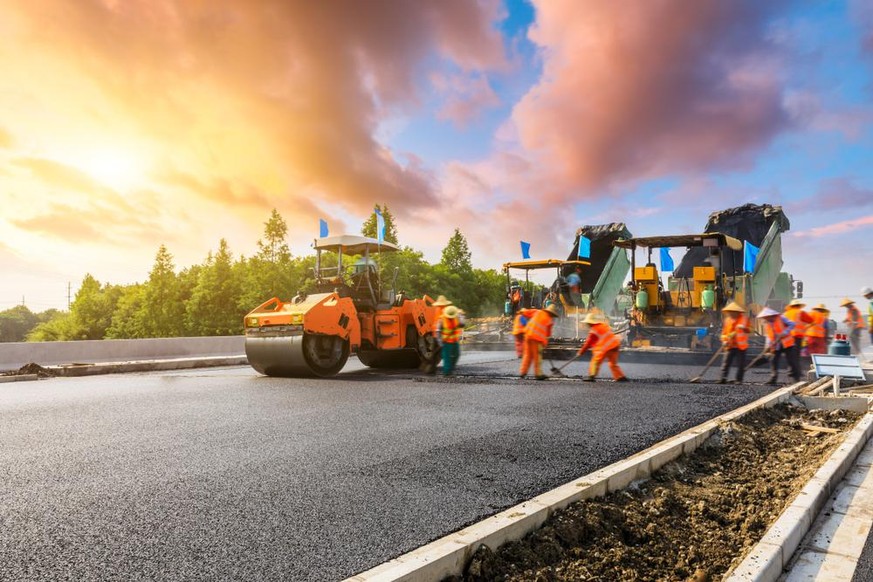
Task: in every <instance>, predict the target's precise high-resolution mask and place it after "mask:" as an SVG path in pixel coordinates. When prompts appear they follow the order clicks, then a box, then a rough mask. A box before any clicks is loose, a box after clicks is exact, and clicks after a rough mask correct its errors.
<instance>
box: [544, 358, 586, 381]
mask: <svg viewBox="0 0 873 582" xmlns="http://www.w3.org/2000/svg"><path fill="white" fill-rule="evenodd" d="M578 359H579V354H576V355H575V356H573V357H572V358H570V359H569V360H567V361H566V362H564V365H562V366H561V367H560V368H556V367H555V363H554V362H552V376H560V377H561V378H566V377H567V374H565V373H564V371H563V370H564V368H566V367H567V366H569V365H570V364H571V363H573V362H575V361H576V360H578ZM549 361H550V362H551V360H549Z"/></svg>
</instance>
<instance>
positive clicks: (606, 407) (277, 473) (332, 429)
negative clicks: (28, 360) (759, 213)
mask: <svg viewBox="0 0 873 582" xmlns="http://www.w3.org/2000/svg"><path fill="white" fill-rule="evenodd" d="M556 363H557V362H556ZM517 364H518V362H517V360H515V358H514V357H512V356H508V355H504V354H494V353H488V354H464V356H462V359H461V362H460V366H459V370H458V375H457V376H456V377H454V378H449V379H445V378H442V377H441V376H439V375H436V376H422V375H420V374H418V373H417V372H413V373H411V372H388V373H383V372H377V371H371V370H365V369H362V367H361V366H360V365H359V364H352V363H350V364H349V366H347V368H346V370H345V371H344V372H343V373H342V374H340V375H339V376H338V377H336V378H333V379H283V378H267V377H263V376H259V375H258V374H257V373H255V372H254V371H253V370H251V369H250V368H247V367H241V368H220V369H209V370H186V371H178V372H161V373H147V374H117V375H109V376H93V377H84V378H55V379H51V380H43V381H39V382H28V383H13V384H4V385H0V418H2V419H3V422H2V423H0V442H2V443H3V445H2V447H0V579H15V580H42V579H74V580H131V579H150V580H201V579H202V580H205V579H223V580H251V579H265V580H337V579H342V578H345V577H347V576H350V575H353V574H355V573H357V572H360V571H363V570H366V569H368V568H370V567H373V566H375V565H377V564H379V563H381V562H383V561H385V560H388V559H390V558H392V557H395V556H397V555H400V554H402V553H404V552H406V551H409V550H411V549H413V548H415V547H418V546H420V545H422V544H425V543H427V542H429V541H432V540H434V539H436V538H438V537H440V536H443V535H445V534H447V533H450V532H452V531H455V530H457V529H459V528H461V527H464V526H465V525H468V524H470V523H473V522H476V521H478V520H480V519H483V518H485V517H487V516H489V515H492V514H494V513H496V512H498V511H500V510H502V509H505V508H507V507H510V506H512V505H514V504H516V503H518V502H520V501H523V500H525V499H528V498H530V497H532V496H535V495H537V494H540V493H542V492H544V491H547V490H549V489H551V488H554V487H556V486H558V485H561V484H563V483H565V482H567V481H570V480H572V479H574V478H576V477H579V476H581V475H584V474H587V473H589V472H592V471H594V470H596V469H598V468H600V467H603V466H605V465H608V464H610V463H613V462H615V461H618V460H620V459H622V458H624V457H627V456H628V455H631V454H633V453H635V452H637V451H640V450H642V449H644V448H646V447H648V446H650V445H652V444H654V443H656V442H658V441H660V440H662V439H664V438H667V437H669V436H672V435H674V434H676V433H678V432H681V431H682V430H685V429H687V428H690V427H692V426H694V425H696V424H699V423H701V422H703V421H705V420H707V419H709V418H711V417H713V416H715V415H717V414H721V413H724V412H727V411H729V410H732V409H734V408H737V407H738V406H741V405H743V404H746V403H748V402H751V401H753V400H755V399H757V398H759V397H761V396H763V395H764V394H766V393H768V392H769V391H771V390H772V387H769V386H764V385H760V384H744V385H737V386H730V385H728V386H721V385H714V384H688V383H686V382H684V381H681V380H683V379H687V378H689V377H693V376H695V375H696V374H697V373H699V370H698V369H689V368H683V367H678V366H666V365H662V366H656V365H627V366H624V367H625V371H626V373H627V374H628V376H630V377H631V379H632V381H631V382H628V383H623V384H616V383H613V382H611V381H609V380H606V379H604V380H602V381H599V382H596V383H593V384H589V383H583V382H580V381H578V380H573V379H558V378H555V379H550V380H548V381H542V382H541V381H536V380H533V379H526V380H519V379H517V378H513V375H514V374H515V372H516V368H517ZM558 365H560V364H559V363H558ZM586 365H587V364H582V363H579V362H576V363H573V364H571V365H570V366H568V368H566V369H565V373H568V374H570V375H579V374H584V373H586ZM549 367H550V366H549V364H548V363H547V364H546V371H548V369H549ZM602 374H603V373H602ZM606 375H607V376H608V370H607V371H606ZM491 377H493V378H494V379H489V378H491ZM763 377H764V376H762V378H763ZM644 378H645V379H644ZM677 379H678V380H680V381H676V380H677ZM749 379H750V380H752V381H755V382H757V381H759V380H760V378H756V376H755V374H754V373H753V374H750V378H749Z"/></svg>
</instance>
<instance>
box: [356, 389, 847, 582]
mask: <svg viewBox="0 0 873 582" xmlns="http://www.w3.org/2000/svg"><path fill="white" fill-rule="evenodd" d="M803 384H804V382H800V383H798V384H795V385H792V386H788V387H785V388H781V389H779V390H776V391H775V392H772V393H770V394H768V395H767V396H764V397H763V398H760V399H758V400H756V401H755V402H752V403H750V404H747V405H745V406H742V407H740V408H737V409H736V410H733V411H731V412H728V413H726V414H723V415H721V416H718V417H716V418H713V419H711V420H708V421H706V422H704V423H703V424H700V425H698V426H696V427H694V428H691V429H688V430H686V431H685V432H682V433H680V434H678V435H676V436H674V437H670V438H668V439H666V440H664V441H661V442H660V443H658V444H656V445H654V446H652V447H650V448H648V449H646V450H644V451H641V452H639V453H637V454H635V455H633V456H631V457H628V458H627V459H624V460H621V461H619V462H617V463H613V464H612V465H609V466H607V467H604V468H603V469H600V470H597V471H595V472H593V473H589V474H588V475H585V476H584V477H580V478H579V479H576V480H574V481H571V482H570V483H567V484H565V485H561V486H560V487H558V488H557V489H552V490H551V491H548V492H546V493H543V494H542V495H539V496H537V497H534V498H533V499H530V500H528V501H525V502H524V503H521V504H520V505H516V506H514V507H511V508H509V509H507V510H505V511H502V512H501V513H498V514H497V515H494V516H491V517H489V518H487V519H485V520H483V521H480V522H479V523H475V524H473V525H471V526H469V527H466V528H464V529H462V530H460V531H457V532H455V533H453V534H449V535H447V536H445V537H442V538H440V539H438V540H436V541H433V542H431V543H429V544H427V545H425V546H422V547H420V548H418V549H415V550H413V551H411V552H409V553H406V554H404V555H402V556H399V557H397V558H394V559H393V560H390V561H388V562H385V563H384V564H381V565H379V566H376V567H375V568H372V569H370V570H367V571H366V572H362V573H360V574H357V575H355V576H352V577H351V578H348V579H347V581H346V582H387V581H389V580H390V581H393V580H401V581H408V582H413V581H414V582H423V581H432V580H433V581H436V580H442V579H443V578H445V577H447V576H452V575H460V574H461V573H462V572H463V569H464V566H465V565H466V564H467V562H468V561H469V560H470V558H471V557H472V555H473V553H474V552H475V551H476V549H477V548H478V547H479V546H480V545H481V544H485V545H487V546H488V547H490V548H493V549H496V548H497V547H499V546H500V545H502V544H504V543H506V542H508V541H513V540H518V539H521V538H522V537H524V535H525V534H527V533H529V532H531V531H533V530H535V529H537V528H538V527H540V526H541V525H542V524H543V523H544V522H545V521H546V519H548V517H549V516H550V515H551V514H552V513H554V512H555V511H557V510H559V509H563V508H565V507H567V506H568V505H570V504H571V503H573V502H575V501H579V500H582V499H590V498H593V497H600V496H603V495H605V494H607V493H611V492H613V491H618V490H620V489H624V488H625V487H627V486H628V485H629V484H630V483H631V482H633V481H636V480H638V479H644V478H647V477H649V475H651V474H652V473H653V472H654V471H657V470H658V469H660V468H661V467H662V466H664V465H666V464H667V463H669V462H670V461H673V460H675V459H677V458H678V457H680V456H681V455H682V454H687V453H690V452H692V451H693V450H695V449H696V448H697V447H699V446H700V445H701V444H703V442H704V441H706V439H708V438H709V437H710V436H711V435H712V434H713V433H714V432H715V431H716V430H717V429H718V427H719V425H720V424H722V423H724V422H728V421H731V420H734V419H737V418H739V417H741V416H744V415H745V414H747V413H748V412H749V411H751V410H754V409H756V408H769V407H771V406H775V405H777V404H781V403H783V402H786V401H788V399H789V397H790V396H791V394H792V392H793V391H794V390H795V388H797V387H799V386H801V385H803ZM858 450H860V449H858ZM825 498H826V496H825ZM801 537H802V536H801Z"/></svg>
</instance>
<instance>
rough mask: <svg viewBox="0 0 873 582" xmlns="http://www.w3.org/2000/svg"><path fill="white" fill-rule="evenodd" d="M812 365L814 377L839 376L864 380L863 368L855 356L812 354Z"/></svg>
mask: <svg viewBox="0 0 873 582" xmlns="http://www.w3.org/2000/svg"><path fill="white" fill-rule="evenodd" d="M812 365H813V366H814V367H815V376H816V378H823V377H825V376H839V377H840V378H851V379H855V380H865V379H866V378H865V377H864V370H862V369H861V364H860V362H858V358H857V357H856V356H831V355H830V354H813V355H812Z"/></svg>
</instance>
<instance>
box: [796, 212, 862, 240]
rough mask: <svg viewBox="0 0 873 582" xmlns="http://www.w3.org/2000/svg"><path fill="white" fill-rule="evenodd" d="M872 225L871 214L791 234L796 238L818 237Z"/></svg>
mask: <svg viewBox="0 0 873 582" xmlns="http://www.w3.org/2000/svg"><path fill="white" fill-rule="evenodd" d="M868 226H873V214H870V215H868V216H864V217H861V218H852V219H850V220H843V221H841V222H835V223H833V224H827V225H825V226H817V227H814V228H811V229H809V230H806V231H801V232H795V233H793V236H795V237H798V238H809V237H812V238H818V237H822V236H830V235H839V234H845V233H848V232H852V231H855V230H859V229H862V228H866V227H868Z"/></svg>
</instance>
